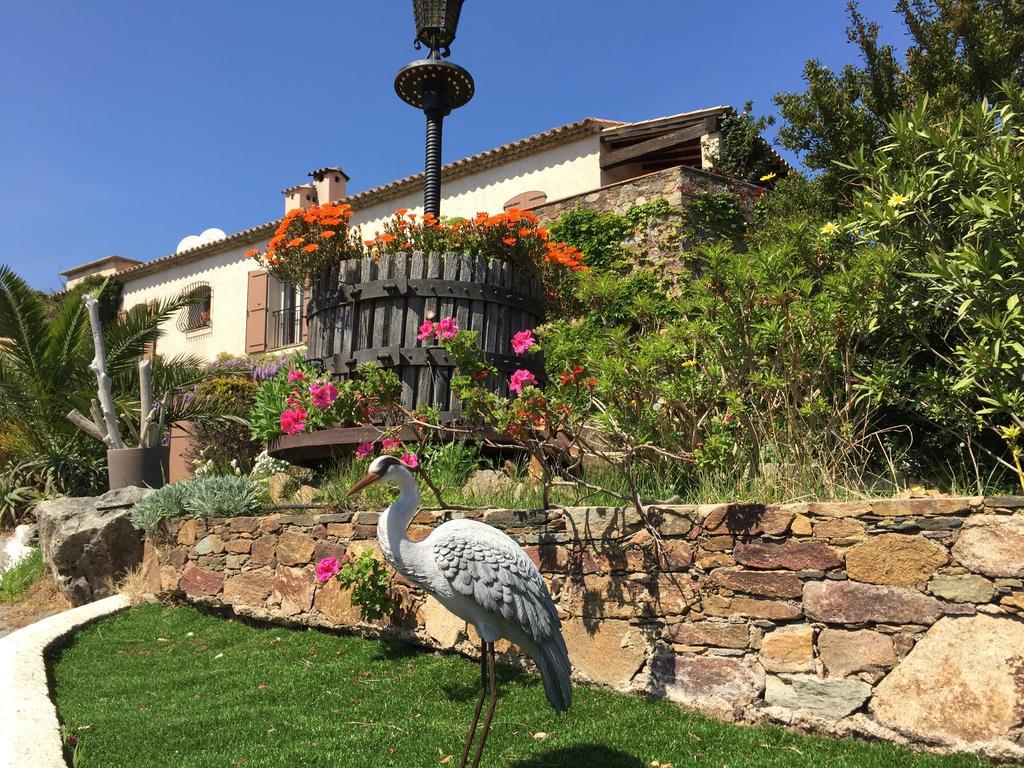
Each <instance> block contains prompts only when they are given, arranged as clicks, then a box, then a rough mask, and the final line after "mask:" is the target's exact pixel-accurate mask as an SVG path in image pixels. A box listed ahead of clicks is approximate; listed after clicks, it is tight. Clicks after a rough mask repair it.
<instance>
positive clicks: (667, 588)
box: [146, 497, 1024, 758]
mask: <svg viewBox="0 0 1024 768" xmlns="http://www.w3.org/2000/svg"><path fill="white" fill-rule="evenodd" d="M466 514H469V515H471V516H475V517H479V518H480V519H482V520H483V521H485V522H487V523H489V524H491V525H494V526H497V527H499V528H502V529H504V530H506V531H507V532H508V533H509V534H510V535H512V536H513V537H514V538H516V540H517V541H519V542H520V543H521V544H522V545H523V546H524V547H525V548H526V551H527V552H528V553H529V554H530V557H531V558H533V560H534V562H536V563H537V564H538V566H539V567H540V568H541V570H542V571H543V573H544V575H545V578H546V579H547V580H548V582H549V585H550V588H551V591H552V594H553V595H554V596H555V599H556V601H557V603H558V606H559V610H560V612H561V614H562V617H563V630H564V633H565V637H566V642H567V643H568V647H569V653H570V657H571V659H572V662H573V666H574V670H575V674H576V676H577V677H578V679H580V680H589V681H592V682H596V683H599V684H603V685H608V686H612V687H614V688H617V689H620V690H628V691H637V692H646V693H649V694H652V695H655V696H665V697H667V698H669V699H672V700H675V701H678V702H680V703H682V704H684V705H687V706H690V707H695V708H698V709H701V710H703V711H707V712H711V713H713V714H715V715H718V716H721V717H725V718H727V719H737V720H745V721H763V720H773V721H776V722H783V723H786V724H790V725H794V726H797V727H804V728H811V729H815V730H818V731H824V732H827V733H834V734H847V733H852V734H859V735H866V736H873V737H879V738H885V739H891V740H893V741H898V742H906V741H909V742H913V743H917V744H923V745H928V746H931V747H934V748H939V749H965V750H971V751H975V752H980V753H984V754H987V755H989V756H995V757H1004V758H1006V757H1017V758H1020V757H1022V756H1024V615H1022V614H1024V584H1022V578H1024V498H1019V497H998V498H986V499H982V498H980V497H979V498H925V499H910V500H883V501H863V502H843V503H801V504H785V505H769V506H765V505H759V504H717V505H699V506H680V505H675V506H662V507H656V508H653V509H651V510H650V512H649V518H650V522H653V524H654V526H653V527H654V530H655V531H656V532H657V534H658V535H657V537H655V536H654V535H653V534H652V532H651V529H650V528H648V527H645V525H644V524H643V521H642V520H641V518H640V516H639V515H638V514H637V513H636V511H635V510H632V509H611V508H593V507H589V508H568V509H555V510H549V511H547V512H544V511H537V510H504V509H489V510H481V511H479V512H476V513H462V512H447V513H443V512H431V511H424V512H421V513H420V515H419V516H418V517H417V518H416V520H415V521H414V522H413V525H412V526H411V529H410V536H411V538H413V539H420V538H422V537H423V536H426V535H427V534H428V533H429V532H430V529H431V528H432V527H433V526H435V525H436V524H438V523H439V522H441V521H443V520H446V519H450V518H451V517H455V516H462V515H466ZM376 522H377V513H374V512H356V513H350V512H347V511H339V512H331V513H327V512H325V513H322V514H291V515H286V514H271V515H267V516H265V517H259V518H256V517H246V518H233V519H226V520H217V519H214V520H208V521H200V520H192V519H190V520H184V521H173V522H172V524H171V525H170V527H169V529H168V530H167V531H166V532H165V534H163V535H162V536H161V537H160V538H159V539H158V540H156V541H155V542H154V541H149V542H147V553H146V565H147V577H148V578H149V580H150V585H151V588H152V590H153V591H154V592H159V591H162V592H165V593H166V592H171V593H176V594H178V595H181V596H183V597H184V598H185V599H187V600H190V601H194V602H199V603H210V604H215V605H220V604H224V605H229V606H231V607H232V608H233V609H234V610H235V611H237V612H238V613H240V614H245V615H248V616H252V617H255V618H260V619H268V620H271V621H285V622H295V623H300V624H308V625H318V626H332V627H333V626H349V627H353V626H357V625H359V618H358V611H357V610H355V609H354V608H353V607H352V605H351V604H350V602H349V599H348V595H347V594H346V593H345V592H344V591H342V590H341V588H340V587H339V585H338V584H337V582H336V581H334V580H332V581H331V582H329V583H328V584H326V585H324V586H317V585H316V583H315V579H314V574H313V569H314V565H315V563H316V562H317V561H318V560H319V559H320V558H322V557H326V556H331V555H333V556H339V555H341V554H342V553H343V552H345V551H346V550H350V551H362V550H365V549H367V548H370V549H375V548H376V540H375V535H376ZM395 591H396V593H397V596H398V597H399V599H400V603H401V607H400V609H399V610H398V611H397V612H396V614H395V615H394V616H393V617H392V618H391V621H390V622H381V623H380V624H378V625H376V626H368V625H365V624H364V625H359V626H361V627H362V629H364V630H368V631H371V632H377V631H381V630H385V631H389V632H394V633H398V634H400V635H402V636H404V637H405V638H407V639H409V640H412V641H414V642H417V643H420V644H423V645H426V646H429V647H434V648H441V649H453V648H454V649H457V650H459V651H462V652H465V653H469V654H472V653H473V652H474V651H475V634H474V632H473V631H472V629H471V628H467V627H466V626H465V625H464V624H463V623H461V622H458V621H457V620H455V619H454V617H452V616H451V615H450V614H448V613H447V612H446V611H445V610H444V609H443V608H441V606H440V605H439V604H438V603H437V602H436V601H434V600H433V599H432V598H428V597H425V596H424V595H423V594H422V593H420V592H419V591H418V590H417V589H416V588H414V587H413V586H412V585H410V584H409V583H407V582H404V581H403V580H401V579H398V580H397V581H396V583H395ZM501 650H502V652H503V653H505V654H506V655H507V656H508V657H509V658H510V659H511V660H514V658H512V657H513V656H514V651H515V649H514V648H510V647H508V646H506V647H505V648H502V649H501Z"/></svg>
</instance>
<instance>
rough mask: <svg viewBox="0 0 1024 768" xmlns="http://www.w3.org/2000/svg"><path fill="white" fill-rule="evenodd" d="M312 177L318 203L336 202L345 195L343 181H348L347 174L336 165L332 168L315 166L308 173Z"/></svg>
mask: <svg viewBox="0 0 1024 768" xmlns="http://www.w3.org/2000/svg"><path fill="white" fill-rule="evenodd" d="M309 175H310V176H311V177H312V178H313V186H314V187H315V188H316V201H317V203H319V204H320V205H323V204H324V203H336V202H338V201H339V200H341V199H342V198H344V197H345V182H346V181H348V174H347V173H345V172H344V171H343V170H341V168H338V167H337V166H335V167H333V168H317V169H316V170H315V171H311V172H310V174H309Z"/></svg>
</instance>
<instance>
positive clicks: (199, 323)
mask: <svg viewBox="0 0 1024 768" xmlns="http://www.w3.org/2000/svg"><path fill="white" fill-rule="evenodd" d="M185 293H187V294H189V295H190V296H191V301H190V302H189V304H188V306H186V307H184V308H183V309H182V310H181V315H180V316H179V317H178V330H179V331H181V332H182V333H185V332H187V331H196V330H199V329H200V328H209V327H210V324H211V322H210V318H211V315H210V313H211V310H212V309H213V292H212V291H211V290H210V284H209V283H193V284H192V285H190V286H189V287H188V288H186V289H185Z"/></svg>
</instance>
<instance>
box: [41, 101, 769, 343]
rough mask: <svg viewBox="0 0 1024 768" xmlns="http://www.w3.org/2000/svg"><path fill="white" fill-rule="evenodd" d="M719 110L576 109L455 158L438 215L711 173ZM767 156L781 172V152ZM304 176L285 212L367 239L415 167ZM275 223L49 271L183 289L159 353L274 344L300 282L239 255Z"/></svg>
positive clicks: (155, 296)
mask: <svg viewBox="0 0 1024 768" xmlns="http://www.w3.org/2000/svg"><path fill="white" fill-rule="evenodd" d="M731 113H732V109H731V108H730V107H725V106H718V107H712V108H709V109H702V110H697V111H692V112H685V113H681V114H677V115H669V116H666V117H661V118H657V119H653V120H645V121H641V122H636V123H623V122H617V121H612V120H601V119H596V118H585V119H583V120H579V121H577V122H574V123H569V124H567V125H562V126H559V127H557V128H553V129H551V130H548V131H544V132H543V133H538V134H536V135H534V136H529V137H527V138H524V139H520V140H518V141H514V142H511V143H508V144H503V145H502V146H499V147H495V148H494V149H489V150H487V151H485V152H480V153H478V154H475V155H471V156H469V157H466V158H463V159H461V160H456V161H454V162H452V163H449V164H447V165H445V166H444V168H443V169H442V174H443V179H444V184H443V187H442V200H441V212H442V215H445V216H464V217H470V216H473V215H475V214H476V213H477V212H479V211H486V212H488V213H497V212H501V211H502V210H507V209H509V208H523V209H534V210H536V209H538V208H544V207H547V206H551V205H552V204H557V203H558V202H559V201H564V200H566V199H570V198H576V197H579V196H584V197H586V196H588V194H587V193H591V192H595V191H600V190H602V189H605V188H607V187H611V186H615V185H621V184H623V183H624V182H628V181H630V180H633V179H637V178H640V177H643V176H645V175H648V174H654V173H658V172H662V171H665V170H667V169H673V168H682V169H693V170H695V171H697V172H704V173H711V171H712V169H713V167H714V162H715V158H716V157H717V153H718V148H719V146H720V141H721V131H720V125H721V121H722V119H723V118H724V117H726V116H727V115H729V114H731ZM775 163H776V165H777V169H778V170H779V171H780V172H785V170H786V165H785V162H784V161H783V160H782V159H781V158H778V157H775ZM309 177H310V181H309V182H306V183H303V184H298V185H295V186H292V187H288V188H287V189H284V190H282V194H283V196H284V209H285V212H287V211H289V210H292V209H293V208H306V207H309V206H311V205H313V204H321V203H325V202H338V201H344V202H347V203H348V204H350V205H351V206H352V208H353V211H354V214H353V217H352V221H351V224H352V225H353V226H358V227H359V228H360V229H361V231H362V233H363V236H364V237H367V238H368V237H372V236H373V235H374V234H376V233H377V232H378V231H379V230H380V229H381V228H382V227H383V224H384V222H385V220H386V219H388V218H389V217H390V216H391V215H392V213H393V212H394V211H395V210H396V209H398V208H408V209H409V210H410V211H413V212H417V211H421V210H422V185H423V174H422V173H418V174H414V175H411V176H407V177H405V178H402V179H397V180H395V181H392V182H389V183H387V184H384V185H381V186H379V187H375V188H372V189H368V190H365V191H363V192H358V193H355V194H349V193H348V191H347V186H348V182H349V180H350V179H349V177H348V175H347V174H345V172H344V171H342V170H341V168H340V167H325V168H318V169H316V170H314V171H311V172H310V174H309ZM556 207H557V205H556ZM279 221H280V220H279V219H278V220H274V221H269V222H265V223H262V224H258V225H256V226H253V227H250V228H248V229H245V230H242V231H240V232H236V233H234V234H231V235H227V236H225V237H223V238H221V239H217V240H213V241H211V242H203V243H201V244H199V245H196V246H194V247H190V248H189V247H186V248H184V249H179V250H178V251H176V252H175V253H171V254H168V255H166V256H161V257H158V258H154V259H151V260H148V261H136V260H132V259H126V258H123V257H120V256H108V257H106V258H103V259H98V260H96V261H93V262H90V263H88V264H82V265H79V266H75V267H72V268H70V269H68V270H65V271H64V272H62V273H61V274H62V275H63V276H64V277H65V278H66V279H67V285H68V287H70V286H72V285H74V284H75V283H76V282H78V281H80V280H83V279H85V278H86V277H88V276H90V275H94V274H100V275H116V277H117V279H118V280H120V281H121V283H122V284H123V292H122V302H123V307H124V309H126V310H130V309H131V308H132V307H134V306H137V305H139V304H145V303H148V302H153V301H156V300H159V299H163V298H168V297H170V296H174V295H177V294H179V293H180V292H182V291H186V290H187V291H191V292H193V293H194V295H196V296H197V301H196V303H195V305H194V306H191V307H188V308H186V309H184V310H182V312H181V314H180V316H178V317H176V318H175V319H174V320H173V321H171V322H169V323H168V325H167V327H166V328H165V329H164V330H165V333H164V335H163V336H162V337H161V339H160V341H159V348H158V350H157V352H158V353H160V354H164V355H176V354H182V353H190V354H195V355H199V356H201V357H204V358H207V359H213V358H214V357H216V356H217V355H218V354H222V353H226V354H231V355H242V354H258V353H262V352H270V351H286V350H289V349H292V348H295V347H299V346H301V345H303V344H304V342H305V327H304V321H303V314H304V313H303V311H302V310H303V303H304V297H303V294H302V290H301V288H299V287H296V286H291V285H284V284H281V283H279V282H277V281H276V280H274V279H273V278H271V277H270V276H269V275H267V274H266V272H264V271H263V270H260V269H254V268H253V267H254V264H253V262H252V260H251V259H248V258H246V256H245V253H246V251H249V250H250V249H252V248H257V249H261V250H262V249H263V248H265V247H266V244H267V241H268V240H269V239H270V237H271V236H272V234H273V232H274V229H275V228H276V227H277V225H278V223H279Z"/></svg>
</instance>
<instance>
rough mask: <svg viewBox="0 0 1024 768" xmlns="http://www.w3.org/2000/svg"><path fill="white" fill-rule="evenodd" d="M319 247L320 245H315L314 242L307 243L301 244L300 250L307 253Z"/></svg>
mask: <svg viewBox="0 0 1024 768" xmlns="http://www.w3.org/2000/svg"><path fill="white" fill-rule="evenodd" d="M319 247H320V246H319V245H317V244H316V243H309V244H308V245H304V246H302V250H304V251H306V252H307V253H312V252H313V251H315V250H316V249H317V248H319Z"/></svg>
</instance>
